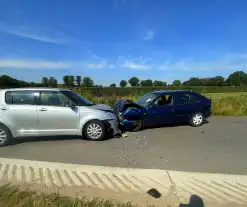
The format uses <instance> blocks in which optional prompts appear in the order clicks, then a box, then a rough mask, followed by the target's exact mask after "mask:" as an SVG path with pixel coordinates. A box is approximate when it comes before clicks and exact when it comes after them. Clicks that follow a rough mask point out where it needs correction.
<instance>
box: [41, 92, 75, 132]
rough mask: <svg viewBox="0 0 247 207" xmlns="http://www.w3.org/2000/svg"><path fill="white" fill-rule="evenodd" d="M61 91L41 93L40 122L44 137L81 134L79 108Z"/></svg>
mask: <svg viewBox="0 0 247 207" xmlns="http://www.w3.org/2000/svg"><path fill="white" fill-rule="evenodd" d="M70 102H71V100H69V99H68V97H67V96H65V95H64V94H62V93H61V92H59V91H48V90H47V91H45V90H44V91H40V92H39V99H38V106H37V112H38V122H39V130H40V133H41V134H42V135H59V134H61V135H73V134H78V132H79V113H80V112H79V108H78V107H74V108H71V107H70Z"/></svg>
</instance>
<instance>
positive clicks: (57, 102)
mask: <svg viewBox="0 0 247 207" xmlns="http://www.w3.org/2000/svg"><path fill="white" fill-rule="evenodd" d="M69 104H70V100H69V99H68V98H67V97H66V96H64V95H63V94H62V93H60V92H58V91H41V92H40V98H39V105H46V106H61V107H66V106H69Z"/></svg>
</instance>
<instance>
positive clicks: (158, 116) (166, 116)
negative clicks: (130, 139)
mask: <svg viewBox="0 0 247 207" xmlns="http://www.w3.org/2000/svg"><path fill="white" fill-rule="evenodd" d="M168 96H170V95H168ZM159 98H160V97H158V98H157V99H156V100H154V102H153V103H151V104H150V106H149V107H148V112H147V116H146V118H145V120H144V124H145V126H151V127H152V126H153V127H155V126H161V125H164V124H170V123H173V120H174V110H173V103H172V102H171V103H169V104H164V105H158V101H159Z"/></svg>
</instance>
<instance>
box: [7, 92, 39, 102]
mask: <svg viewBox="0 0 247 207" xmlns="http://www.w3.org/2000/svg"><path fill="white" fill-rule="evenodd" d="M35 101H36V100H35V96H34V92H33V91H7V92H6V94H5V102H6V104H13V105H35V104H36V102H35Z"/></svg>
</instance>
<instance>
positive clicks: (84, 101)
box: [61, 90, 94, 106]
mask: <svg viewBox="0 0 247 207" xmlns="http://www.w3.org/2000/svg"><path fill="white" fill-rule="evenodd" d="M61 92H62V93H63V94H64V95H66V96H67V97H68V98H69V99H70V100H72V101H73V102H75V103H76V104H78V105H79V106H92V105H94V104H93V103H92V102H90V101H89V100H87V99H86V98H84V97H83V96H81V95H79V94H78V93H76V92H74V91H67V90H64V91H61Z"/></svg>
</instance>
